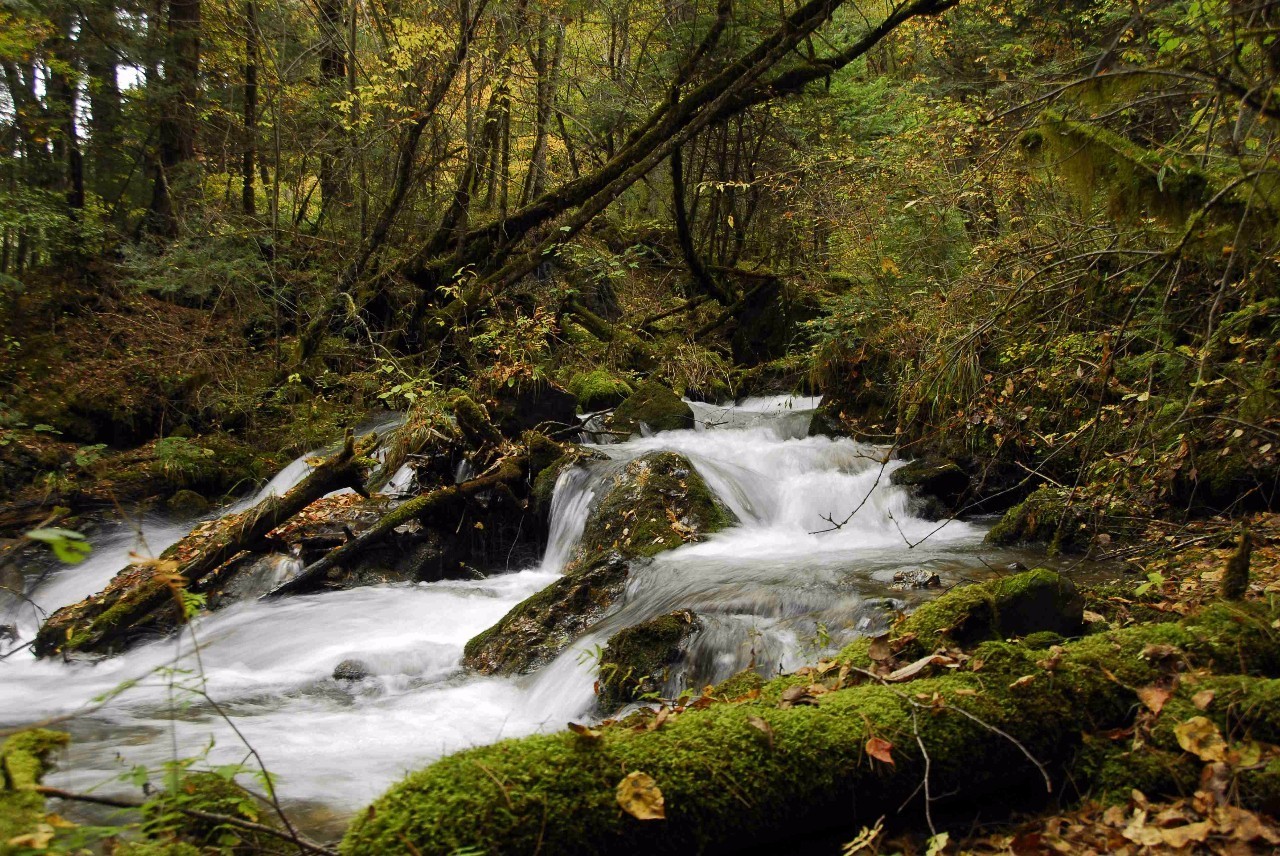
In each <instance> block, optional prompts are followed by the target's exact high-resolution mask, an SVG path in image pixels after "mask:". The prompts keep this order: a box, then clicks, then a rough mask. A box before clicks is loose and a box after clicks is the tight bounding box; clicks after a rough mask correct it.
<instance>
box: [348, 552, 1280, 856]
mask: <svg viewBox="0 0 1280 856" xmlns="http://www.w3.org/2000/svg"><path fill="white" fill-rule="evenodd" d="M1046 573H1047V572H1044V571H1040V572H1033V574H1030V575H1026V574H1024V575H1019V576H1018V577H1013V578H1009V579H1007V580H1003V581H1000V583H999V586H1000V587H1001V588H1000V589H993V588H992V587H990V586H988V585H987V584H984V585H983V586H980V587H975V588H978V589H979V590H980V591H979V592H978V593H977V596H975V593H973V592H969V593H968V594H964V592H965V591H967V590H960V591H957V592H955V593H952V594H948V595H944V596H943V597H942V598H940V599H939V600H938V601H936V602H935V604H934V608H933V609H929V610H927V611H924V610H922V612H924V614H923V615H921V616H920V618H916V617H914V616H913V617H911V618H908V619H907V620H906V621H905V622H903V623H902V624H901V625H900V626H899V628H898V630H897V631H895V633H894V634H892V635H891V636H890V637H889V638H887V639H883V640H876V641H874V642H873V641H872V640H865V639H864V640H859V641H857V642H855V643H853V644H852V645H851V646H849V648H847V649H846V650H845V651H844V652H842V654H841V655H840V656H839V657H838V658H836V660H835V661H833V662H831V663H826V664H820V665H819V666H818V667H817V668H813V669H807V670H802V672H803V674H800V673H797V674H796V675H791V676H785V677H781V678H777V679H774V680H772V681H770V682H768V683H766V684H765V685H764V686H763V687H762V688H761V689H760V690H759V691H758V692H755V691H753V692H749V693H747V694H746V695H745V696H742V697H739V698H724V699H719V698H716V697H715V694H712V695H709V696H705V697H704V698H703V699H699V700H698V701H696V702H694V703H693V704H690V705H689V706H687V707H685V708H683V709H679V708H678V709H677V710H676V711H673V712H668V714H667V715H665V716H662V715H659V716H656V717H643V716H642V717H633V718H629V719H627V720H624V721H622V722H618V723H613V724H606V725H604V726H602V727H600V728H598V729H595V730H593V731H588V732H583V731H581V730H579V731H578V732H561V733H557V734H545V735H537V736H533V737H528V738H523V739H517V740H507V741H503V742H501V743H497V744H494V745H492V746H487V747H482V748H477V749H471V750H467V751H464V752H460V753H458V754H455V755H452V756H449V757H446V758H444V759H442V760H440V761H438V762H437V763H435V764H433V765H432V766H430V767H428V768H426V769H425V770H422V771H419V772H417V773H414V774H411V775H410V776H409V777H408V778H407V779H405V780H404V781H403V782H401V783H400V784H398V785H396V786H395V787H393V788H392V789H391V790H390V791H389V792H388V793H387V794H386V795H384V796H383V797H382V798H380V799H379V800H378V801H376V802H375V803H374V804H373V805H372V806H370V808H369V809H368V810H367V811H365V812H361V813H360V814H359V815H358V816H357V818H356V820H355V821H354V822H353V824H352V826H351V827H350V829H349V830H348V832H347V835H346V838H345V839H344V841H343V844H342V848H341V849H342V852H343V853H344V854H346V856H371V854H399V853H412V854H423V856H427V855H428V854H438V853H451V852H456V851H459V850H461V849H466V848H471V849H475V850H483V851H486V852H493V853H504V854H519V853H535V852H543V853H557V854H594V853H645V854H654V853H687V852H699V853H718V852H735V851H737V850H739V849H741V848H743V847H746V846H753V847H760V846H762V845H765V844H768V843H769V842H791V843H794V842H795V840H796V839H797V838H800V837H803V836H804V835H805V834H811V833H814V832H815V831H818V830H823V829H832V828H836V829H838V830H840V831H843V832H847V833H848V836H849V837H852V836H853V835H855V834H856V833H857V831H858V829H859V828H860V827H861V826H864V825H872V824H874V823H875V821H876V818H877V817H880V816H882V815H885V814H896V813H898V812H899V810H900V807H902V806H904V804H905V806H906V808H907V810H911V811H915V812H920V811H921V810H922V809H923V811H924V812H925V813H926V814H928V813H929V812H937V811H939V810H940V809H941V808H943V807H944V806H947V805H948V804H950V807H954V806H956V804H957V803H968V804H971V805H984V806H986V808H987V809H988V810H989V809H990V807H991V805H992V801H991V800H990V799H989V797H991V796H992V795H994V794H997V793H999V794H1006V795H1007V794H1009V793H1021V794H1024V795H1026V796H1027V797H1028V798H1031V797H1032V796H1033V795H1034V794H1035V793H1037V792H1038V793H1039V794H1046V792H1047V791H1048V790H1049V789H1050V788H1052V789H1053V791H1054V792H1055V793H1056V792H1057V791H1059V790H1061V787H1060V786H1061V784H1062V780H1063V778H1064V768H1065V766H1066V765H1067V764H1068V763H1069V762H1070V761H1071V759H1072V758H1073V756H1074V755H1075V753H1076V752H1077V750H1078V749H1079V747H1080V744H1081V741H1082V733H1084V732H1101V731H1105V730H1106V729H1110V728H1115V727H1119V726H1123V725H1126V724H1129V723H1131V722H1132V721H1133V718H1134V716H1135V714H1136V712H1137V711H1138V710H1140V709H1142V705H1141V704H1140V703H1139V697H1138V694H1137V690H1138V689H1140V688H1145V687H1150V686H1153V685H1156V684H1160V683H1165V684H1167V683H1169V682H1171V681H1174V680H1176V678H1177V675H1178V674H1179V669H1185V668H1187V667H1188V666H1190V667H1194V668H1207V669H1212V670H1216V671H1219V672H1221V673H1240V672H1242V671H1244V672H1248V673H1251V674H1257V675H1264V676H1270V675H1276V674H1280V645H1277V643H1276V639H1275V631H1274V630H1273V629H1272V627H1271V623H1272V621H1273V620H1274V619H1275V617H1276V609H1275V608H1274V607H1273V608H1270V609H1268V608H1266V607H1265V606H1263V605H1261V604H1233V603H1219V604H1215V605H1213V606H1211V607H1209V608H1207V609H1205V610H1204V611H1203V612H1201V613H1199V614H1197V615H1194V616H1189V617H1187V618H1185V619H1183V620H1182V621H1181V622H1179V623H1167V624H1155V625H1145V626H1134V627H1128V628H1124V629H1121V630H1113V631H1108V632H1103V633H1098V634H1093V635H1089V636H1086V637H1084V638H1082V639H1078V640H1076V641H1071V642H1067V643H1065V644H1063V645H1061V646H1057V647H1054V648H1051V649H1049V650H1048V651H1045V650H1036V649H1034V648H1032V647H1031V646H1030V645H1027V644H1021V643H1018V642H1010V641H1004V640H1003V639H1001V638H999V637H995V638H990V637H989V638H988V640H987V641H983V642H980V643H978V644H977V646H976V647H975V648H973V649H971V650H970V652H969V654H968V655H966V656H959V654H958V652H957V651H956V650H955V649H945V650H947V651H948V652H949V654H948V656H945V657H944V660H945V661H946V662H944V663H943V665H929V666H927V667H926V668H925V669H924V670H923V671H922V672H921V677H919V678H917V679H914V680H911V681H910V682H904V683H894V682H891V680H890V679H888V678H886V677H883V676H881V677H876V676H875V675H874V674H873V672H872V670H873V667H874V666H875V664H876V658H878V657H883V656H886V655H887V654H888V652H890V651H894V650H895V649H897V653H899V654H901V653H905V652H907V651H908V650H909V648H910V647H911V646H913V645H922V646H926V647H927V646H928V645H930V644H932V643H934V642H942V644H944V645H945V644H947V643H948V639H949V637H948V635H947V630H948V628H949V627H950V626H960V625H958V624H956V621H961V622H963V625H964V626H965V627H966V628H967V629H966V631H965V632H966V633H974V634H977V633H978V630H979V629H981V628H982V627H986V629H987V630H988V631H990V632H992V633H993V634H994V633H997V632H999V631H1001V630H1002V629H1003V627H1004V623H1003V620H1001V619H999V618H997V620H995V621H994V622H993V621H991V620H989V619H990V618H991V617H993V616H995V617H998V616H1006V617H1010V618H1012V617H1013V616H1014V615H1015V614H1017V610H1014V609H1012V607H1013V604H1014V603H1016V601H1011V600H1009V599H1008V597H1009V596H1010V595H1017V589H1018V588H1019V587H1020V586H1023V585H1025V584H1028V583H1032V584H1038V583H1037V578H1039V579H1040V580H1041V581H1042V580H1043V579H1044V575H1045V574H1046ZM962 597H963V598H966V600H963V601H962V600H961V598H962ZM984 602H985V603H988V604H995V605H996V606H997V607H999V606H1000V604H1001V603H1004V604H1005V605H1006V606H1008V607H1010V608H1009V609H1005V610H1003V611H1002V610H1000V609H998V608H997V609H996V610H994V611H992V612H990V613H988V618H985V619H984V618H982V617H981V616H978V617H977V618H976V619H966V618H965V616H966V615H969V614H970V613H971V612H972V610H973V608H975V607H976V606H977V605H978V604H980V603H984ZM917 615H920V613H917ZM949 616H954V618H955V619H956V621H951V620H949V618H948V617H949ZM873 646H875V647H874V648H873ZM872 654H875V656H874V657H873V656H872ZM948 666H950V667H951V668H948ZM938 672H942V673H943V674H941V675H938ZM930 675H932V676H930ZM1188 683H1189V682H1188ZM1190 691H1192V690H1191V688H1190V687H1189V686H1188V687H1187V689H1185V690H1183V689H1179V690H1178V693H1180V694H1181V693H1184V692H1190ZM873 739H875V742H872V741H873ZM881 741H884V742H883V743H882V742H881ZM885 753H889V757H891V759H892V763H885V762H884V761H883V760H878V759H877V757H875V756H881V757H883V756H884V755H885ZM633 773H644V774H647V775H648V776H650V777H652V779H653V780H654V782H655V783H656V785H657V787H658V788H659V789H660V791H661V794H662V797H663V810H664V812H665V819H661V820H647V821H641V820H637V819H636V818H635V817H633V816H631V815H630V814H628V813H627V812H626V811H624V810H623V808H622V807H621V805H620V800H619V791H618V786H619V784H620V783H621V782H622V780H623V779H624V777H627V776H629V775H630V774H633ZM988 813H989V811H988Z"/></svg>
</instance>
